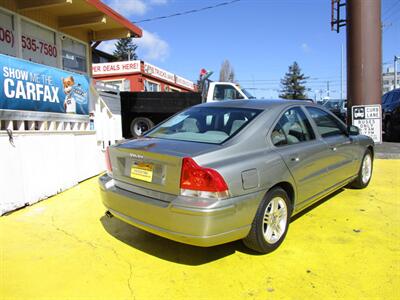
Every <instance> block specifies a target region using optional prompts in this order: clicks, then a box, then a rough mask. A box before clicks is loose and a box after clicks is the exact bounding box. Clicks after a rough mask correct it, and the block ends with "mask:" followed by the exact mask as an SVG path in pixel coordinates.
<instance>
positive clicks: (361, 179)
mask: <svg viewBox="0 0 400 300" xmlns="http://www.w3.org/2000/svg"><path fill="white" fill-rule="evenodd" d="M373 165H374V159H373V156H372V152H371V150H369V149H367V150H366V151H365V154H364V156H363V159H362V162H361V166H360V170H359V171H358V176H357V178H356V180H354V181H353V182H352V183H351V187H353V188H355V189H363V188H366V187H367V186H368V184H369V182H370V181H371V178H372V169H373Z"/></svg>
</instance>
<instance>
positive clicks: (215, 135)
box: [145, 107, 261, 144]
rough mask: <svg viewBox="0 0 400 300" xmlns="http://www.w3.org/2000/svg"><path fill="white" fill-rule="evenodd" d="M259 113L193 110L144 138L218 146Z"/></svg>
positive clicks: (172, 119)
mask: <svg viewBox="0 0 400 300" xmlns="http://www.w3.org/2000/svg"><path fill="white" fill-rule="evenodd" d="M260 112H261V110H258V109H243V108H229V107H192V108H189V109H188V110H186V111H183V112H182V113H180V114H177V115H175V116H173V117H172V118H170V119H169V120H167V121H166V122H164V123H161V124H160V125H158V126H157V127H155V128H154V129H152V130H151V131H150V132H149V133H148V134H146V135H145V136H146V137H153V138H162V139H170V140H180V141H191V142H203V143H212V144H220V143H223V142H224V141H226V140H227V139H229V138H231V137H232V136H234V135H235V134H237V133H238V132H239V131H240V130H242V129H243V128H244V127H245V126H246V125H247V124H248V123H249V122H250V121H251V120H252V119H254V117H255V116H257V115H258V114H259V113H260Z"/></svg>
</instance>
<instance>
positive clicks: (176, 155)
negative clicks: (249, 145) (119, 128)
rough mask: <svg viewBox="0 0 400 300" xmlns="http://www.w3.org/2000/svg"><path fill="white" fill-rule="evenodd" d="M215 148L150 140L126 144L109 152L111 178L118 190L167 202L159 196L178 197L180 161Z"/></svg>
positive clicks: (179, 142) (213, 146)
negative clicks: (164, 194) (165, 194)
mask: <svg viewBox="0 0 400 300" xmlns="http://www.w3.org/2000/svg"><path fill="white" fill-rule="evenodd" d="M218 147H220V146H219V145H212V144H205V143H192V142H183V141H171V140H162V139H153V138H151V139H149V138H142V139H138V140H133V141H128V142H125V143H122V144H120V145H118V146H115V147H112V148H111V149H110V160H111V164H112V173H113V178H114V179H115V184H116V185H117V186H118V187H119V188H122V189H125V190H129V191H131V192H135V193H139V194H143V195H146V196H149V197H155V198H159V199H163V200H166V201H168V200H167V199H169V198H168V197H162V196H161V195H160V193H159V192H161V193H167V194H170V195H179V194H180V177H181V168H182V160H183V158H184V157H194V156H196V155H199V154H201V153H203V152H205V151H207V152H208V151H212V150H214V149H217V148H218Z"/></svg>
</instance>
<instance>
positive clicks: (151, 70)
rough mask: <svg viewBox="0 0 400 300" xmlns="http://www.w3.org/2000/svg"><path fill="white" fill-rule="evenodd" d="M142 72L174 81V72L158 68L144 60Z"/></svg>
mask: <svg viewBox="0 0 400 300" xmlns="http://www.w3.org/2000/svg"><path fill="white" fill-rule="evenodd" d="M144 72H145V73H146V74H149V75H152V76H154V77H157V78H160V79H163V80H165V81H169V82H172V83H175V75H174V74H172V73H170V72H168V71H165V70H163V69H160V68H158V67H156V66H153V65H151V64H149V63H146V62H145V63H144Z"/></svg>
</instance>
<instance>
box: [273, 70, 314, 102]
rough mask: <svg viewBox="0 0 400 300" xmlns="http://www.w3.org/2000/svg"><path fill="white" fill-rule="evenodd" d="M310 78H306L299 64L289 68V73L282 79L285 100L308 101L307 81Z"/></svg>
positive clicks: (282, 94) (282, 96) (282, 95)
mask: <svg viewBox="0 0 400 300" xmlns="http://www.w3.org/2000/svg"><path fill="white" fill-rule="evenodd" d="M307 79H308V77H306V76H304V74H303V73H302V72H301V69H300V67H299V65H298V64H297V62H294V63H293V64H292V65H291V66H289V71H288V72H287V73H285V77H283V79H281V85H282V89H281V94H280V95H279V97H281V98H283V99H300V100H303V99H307V94H306V91H307V89H306V86H305V84H306V81H307Z"/></svg>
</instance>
